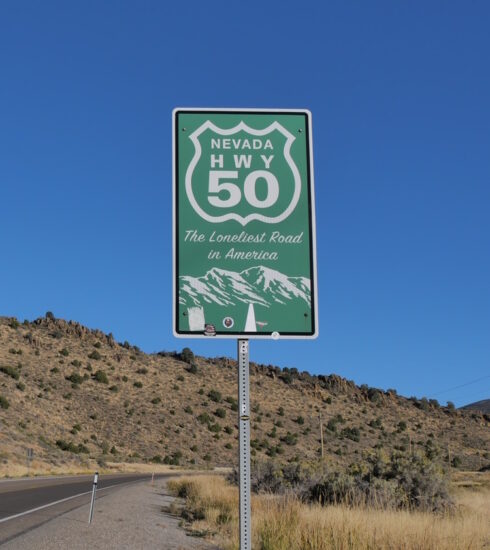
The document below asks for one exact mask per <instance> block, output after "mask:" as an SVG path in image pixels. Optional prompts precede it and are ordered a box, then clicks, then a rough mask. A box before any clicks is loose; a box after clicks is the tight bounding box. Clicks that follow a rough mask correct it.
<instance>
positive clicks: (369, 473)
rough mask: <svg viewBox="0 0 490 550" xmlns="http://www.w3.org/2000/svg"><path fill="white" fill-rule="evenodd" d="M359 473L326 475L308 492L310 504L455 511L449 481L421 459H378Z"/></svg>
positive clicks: (401, 456)
mask: <svg viewBox="0 0 490 550" xmlns="http://www.w3.org/2000/svg"><path fill="white" fill-rule="evenodd" d="M357 470H358V471H357V472H356V473H345V472H330V473H328V474H326V475H325V476H323V477H321V478H320V479H319V480H318V481H316V482H314V483H312V484H311V486H310V487H309V488H308V489H307V491H306V493H305V496H306V498H307V500H309V501H311V502H319V503H320V504H344V505H347V506H359V505H366V506H371V507H376V508H383V509H419V510H424V511H431V512H439V511H444V510H446V509H448V508H451V507H452V501H451V499H450V497H449V492H448V484H447V480H446V479H444V478H443V477H442V476H441V475H440V474H439V473H438V471H437V468H436V467H435V465H434V464H433V463H430V462H428V461H427V460H426V459H425V458H424V457H423V456H421V455H417V454H412V455H407V454H402V453H393V454H392V455H391V457H390V458H389V459H386V458H384V457H383V456H382V455H377V456H375V457H374V458H371V459H370V462H369V464H368V465H366V464H364V465H363V467H359V468H358V469H357Z"/></svg>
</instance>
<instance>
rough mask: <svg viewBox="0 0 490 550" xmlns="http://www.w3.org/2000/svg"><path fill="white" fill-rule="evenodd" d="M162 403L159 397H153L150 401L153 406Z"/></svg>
mask: <svg viewBox="0 0 490 550" xmlns="http://www.w3.org/2000/svg"><path fill="white" fill-rule="evenodd" d="M161 401H162V399H161V398H160V397H154V398H153V399H152V400H151V403H152V404H153V405H158V403H160V402H161Z"/></svg>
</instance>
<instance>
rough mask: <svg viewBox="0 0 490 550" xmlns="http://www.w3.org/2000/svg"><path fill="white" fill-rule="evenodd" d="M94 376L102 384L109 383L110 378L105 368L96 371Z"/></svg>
mask: <svg viewBox="0 0 490 550" xmlns="http://www.w3.org/2000/svg"><path fill="white" fill-rule="evenodd" d="M93 378H94V380H95V381H96V382H100V383H101V384H108V383H109V379H108V378H107V374H106V373H105V372H104V371H103V370H98V371H96V372H95V373H94V375H93Z"/></svg>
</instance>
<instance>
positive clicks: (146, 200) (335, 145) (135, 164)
mask: <svg viewBox="0 0 490 550" xmlns="http://www.w3.org/2000/svg"><path fill="white" fill-rule="evenodd" d="M489 16H490V8H489V5H488V3H487V2H479V1H475V2H462V1H461V2H450V1H444V2H443V1H428V2H401V1H400V2H394V1H391V0H390V1H388V0H387V1H373V2H360V1H357V2H354V1H351V2H346V1H338V2H320V1H318V2H311V1H303V2H301V3H298V2H291V1H281V2H279V1H274V2H272V1H271V2H258V1H256V0H252V1H247V2H237V1H232V2H230V1H226V2H225V1H214V0H210V1H208V2H198V1H194V0H191V1H187V2H175V3H170V2H156V1H140V2H136V1H118V2H116V1H112V2H109V1H98V2H94V1H88V2H83V3H82V2H77V3H75V2H64V1H59V2H54V1H49V0H47V1H42V2H41V1H23V0H16V1H9V0H5V1H3V2H2V3H1V5H0V229H1V231H0V251H1V261H2V269H1V271H0V288H1V293H0V314H2V315H12V316H16V317H18V318H19V319H21V320H22V319H24V318H28V319H33V318H36V317H39V316H42V315H44V313H45V312H46V311H48V310H50V311H53V312H54V313H55V315H56V316H58V317H63V318H67V319H74V320H77V321H80V322H81V323H84V324H86V325H88V326H90V327H93V328H101V329H103V330H105V331H107V332H113V333H114V335H115V337H116V338H117V339H118V340H120V341H123V340H129V341H130V342H131V343H133V344H136V345H138V346H140V347H141V348H142V349H144V350H145V351H149V352H151V351H158V350H163V349H165V350H173V349H177V350H180V349H181V348H182V347H184V346H190V347H191V348H192V349H193V350H194V351H195V352H196V353H199V354H202V355H207V356H215V355H226V356H232V357H233V356H235V355H236V349H235V348H236V344H235V343H234V342H233V341H226V340H213V341H207V340H206V341H201V340H199V341H197V340H176V339H174V338H173V336H172V331H171V320H172V319H171V317H172V316H171V288H172V281H171V278H172V269H171V251H172V243H171V216H172V212H171V187H172V181H171V163H172V153H171V136H172V133H171V111H172V109H173V108H174V107H178V106H179V107H251V108H254V107H262V108H308V109H310V110H311V111H312V113H313V135H314V156H315V179H316V199H317V219H318V224H317V225H318V227H317V230H318V275H319V277H318V281H319V321H320V322H319V325H320V336H319V338H318V339H317V340H316V341H299V342H298V341H279V342H272V341H271V342H269V341H267V342H255V341H254V342H252V344H251V359H252V360H255V361H257V362H260V363H266V364H269V363H272V364H277V365H280V366H288V367H296V368H298V369H300V370H308V371H310V372H312V373H317V374H319V373H323V374H328V373H337V374H340V375H342V376H345V377H347V378H349V379H353V380H354V381H355V382H357V383H359V384H360V383H367V384H369V385H371V386H377V387H381V388H385V389H386V388H396V389H397V390H398V391H399V393H401V394H403V395H407V396H410V395H417V396H419V397H421V396H427V397H429V398H432V397H434V398H437V399H439V401H441V402H443V403H445V402H446V401H447V400H452V401H454V403H455V404H456V405H458V406H459V405H463V404H465V403H468V402H471V401H476V400H479V399H484V398H488V397H490V253H489V252H490V215H489V210H490V154H489V151H490V102H489V98H490V71H489V67H488V59H489V55H490V33H488V21H489ZM475 381H477V382H475ZM457 386H462V387H457ZM451 388H455V389H451Z"/></svg>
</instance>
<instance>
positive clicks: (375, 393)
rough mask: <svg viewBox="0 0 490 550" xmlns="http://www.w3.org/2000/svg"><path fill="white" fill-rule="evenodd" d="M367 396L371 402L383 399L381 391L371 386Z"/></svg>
mask: <svg viewBox="0 0 490 550" xmlns="http://www.w3.org/2000/svg"><path fill="white" fill-rule="evenodd" d="M367 397H368V399H369V401H371V403H379V402H380V401H381V399H382V397H381V391H380V390H378V389H377V388H369V389H368V391H367Z"/></svg>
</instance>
